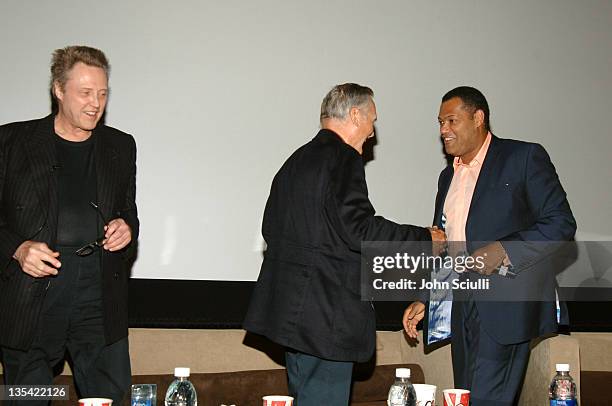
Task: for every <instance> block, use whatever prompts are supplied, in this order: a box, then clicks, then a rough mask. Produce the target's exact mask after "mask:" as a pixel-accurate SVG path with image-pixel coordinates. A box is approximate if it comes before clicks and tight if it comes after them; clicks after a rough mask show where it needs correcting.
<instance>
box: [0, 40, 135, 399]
mask: <svg viewBox="0 0 612 406" xmlns="http://www.w3.org/2000/svg"><path fill="white" fill-rule="evenodd" d="M108 73H109V65H108V61H107V59H106V57H105V55H104V53H102V51H100V50H97V49H94V48H90V47H84V46H70V47H66V48H63V49H58V50H56V51H55V53H54V54H53V60H52V65H51V93H52V96H53V99H54V106H55V107H54V112H53V114H51V115H49V116H48V117H46V118H43V119H39V120H32V121H25V122H18V123H11V124H7V125H4V126H1V127H0V346H1V349H2V362H3V367H4V376H5V383H6V384H7V385H45V384H51V382H52V379H53V370H54V367H56V366H57V365H58V364H59V363H60V362H62V361H63V360H64V356H65V352H66V351H68V352H69V354H70V358H71V359H72V361H73V364H72V370H73V375H74V378H75V381H76V385H77V389H78V392H79V395H80V396H82V397H107V398H112V399H113V400H114V401H115V402H116V403H119V402H120V401H121V399H122V398H123V397H124V395H125V393H126V392H127V390H128V388H129V385H130V381H131V379H130V377H131V372H130V361H129V355H128V342H127V282H128V272H129V266H128V263H129V260H130V257H131V256H132V254H133V251H134V247H135V244H134V242H135V241H136V238H137V236H138V228H139V222H138V217H137V210H136V204H135V190H136V187H135V184H136V181H135V177H136V145H135V142H134V139H133V138H132V137H131V136H130V135H128V134H125V133H123V132H121V131H118V130H116V129H113V128H111V127H107V126H105V125H103V124H102V123H99V121H100V119H101V117H102V115H103V114H104V109H105V106H106V100H107V96H108ZM11 403H12V404H20V403H21V401H19V400H15V401H13V402H11ZM46 403H47V402H46V401H27V402H26V403H25V404H28V405H35V404H46Z"/></svg>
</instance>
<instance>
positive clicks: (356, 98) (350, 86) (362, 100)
mask: <svg viewBox="0 0 612 406" xmlns="http://www.w3.org/2000/svg"><path fill="white" fill-rule="evenodd" d="M372 97H374V92H373V91H372V89H370V88H369V87H366V86H361V85H358V84H356V83H344V84H342V85H336V86H334V88H333V89H332V90H330V91H329V93H327V95H326V96H325V97H324V98H323V102H322V103H321V120H323V119H327V118H336V119H340V120H344V119H345V118H346V116H347V115H348V113H349V111H350V110H351V108H353V107H363V106H365V105H367V104H368V103H369V102H371V101H372Z"/></svg>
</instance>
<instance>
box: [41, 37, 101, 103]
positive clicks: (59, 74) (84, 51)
mask: <svg viewBox="0 0 612 406" xmlns="http://www.w3.org/2000/svg"><path fill="white" fill-rule="evenodd" d="M79 62H82V63H84V64H85V65H89V66H95V67H97V68H101V69H103V70H104V73H106V77H107V78H108V74H109V72H110V65H109V64H108V59H106V55H104V52H102V51H100V50H99V49H96V48H92V47H87V46H82V45H72V46H68V47H65V48H60V49H56V50H55V51H54V52H53V57H52V58H51V89H53V85H54V84H56V83H57V84H58V85H59V87H60V89H62V90H63V89H64V86H65V85H66V82H67V81H68V74H69V73H70V70H71V69H72V68H73V67H74V65H76V64H77V63H79ZM51 93H52V94H53V95H54V96H55V94H54V93H53V92H51Z"/></svg>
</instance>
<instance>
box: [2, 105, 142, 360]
mask: <svg viewBox="0 0 612 406" xmlns="http://www.w3.org/2000/svg"><path fill="white" fill-rule="evenodd" d="M53 118H54V117H53V115H49V116H47V117H45V118H43V119H38V120H32V121H24V122H16V123H10V124H6V125H3V126H0V345H1V346H5V347H10V348H17V349H27V348H29V346H30V345H31V343H32V340H33V338H34V331H35V329H36V325H37V322H38V317H39V313H40V309H41V306H42V303H43V300H44V297H45V293H46V289H47V287H48V285H49V284H48V281H47V280H46V278H33V277H30V276H29V275H27V274H25V273H24V272H22V271H21V268H20V266H19V263H18V262H17V261H16V260H14V259H13V257H12V256H13V254H14V253H15V250H16V249H17V247H18V246H19V245H20V244H21V243H22V242H24V241H26V240H35V241H42V242H45V243H47V245H49V247H50V248H51V249H54V248H55V244H56V234H57V217H58V196H57V182H58V181H57V171H55V168H56V167H57V157H56V150H55V145H54V140H53V134H54V130H53ZM94 133H95V135H96V137H95V140H94V157H95V164H96V177H97V197H98V205H99V207H100V209H101V211H102V213H103V214H104V215H105V218H110V219H112V218H117V217H121V218H123V219H124V220H125V221H126V222H127V224H128V225H129V226H130V227H131V229H132V243H131V244H130V245H129V246H128V247H126V248H125V249H124V250H122V251H119V252H114V253H111V252H108V251H102V254H101V264H102V267H101V269H102V289H103V295H102V296H103V301H104V303H103V309H104V326H105V336H106V337H105V338H106V341H107V342H108V343H112V342H114V341H117V340H119V339H121V338H123V337H125V336H126V335H127V283H128V277H129V275H128V273H129V266H128V261H129V259H130V257H131V254H132V253H133V251H134V248H135V245H136V244H135V243H134V242H135V241H136V239H137V238H138V229H139V222H138V216H137V210H136V203H135V193H136V144H135V142H134V139H133V138H132V136H130V135H128V134H125V133H123V132H121V131H118V130H116V129H114V128H111V127H107V126H105V125H102V124H98V126H97V127H96V128H95V129H94Z"/></svg>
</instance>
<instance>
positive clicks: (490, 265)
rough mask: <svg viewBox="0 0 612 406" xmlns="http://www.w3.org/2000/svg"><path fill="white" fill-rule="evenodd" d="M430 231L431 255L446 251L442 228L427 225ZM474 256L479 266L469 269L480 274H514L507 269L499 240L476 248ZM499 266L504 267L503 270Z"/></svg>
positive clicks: (506, 258)
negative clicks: (477, 259)
mask: <svg viewBox="0 0 612 406" xmlns="http://www.w3.org/2000/svg"><path fill="white" fill-rule="evenodd" d="M427 229H428V230H429V232H430V233H431V243H432V249H431V253H432V255H433V256H439V255H442V254H444V253H445V252H446V250H447V249H448V241H447V239H446V233H445V232H444V230H441V229H439V228H438V227H436V226H433V227H427ZM471 256H472V257H474V258H479V259H480V264H481V265H482V266H480V267H473V268H471V269H470V270H472V271H474V272H477V273H479V274H481V275H487V276H488V275H491V274H493V273H495V272H498V273H499V274H500V275H504V276H509V277H513V276H515V274H514V273H513V272H510V271H508V267H507V265H508V264H510V260H509V258H508V254H507V253H506V250H505V249H504V247H503V246H502V244H501V243H500V242H499V241H493V242H491V243H489V244H487V245H485V246H484V247H481V248H478V249H477V250H475V251H474V252H472V253H471ZM501 267H503V268H505V269H504V270H503V273H502V270H501V269H500V268H501Z"/></svg>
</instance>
